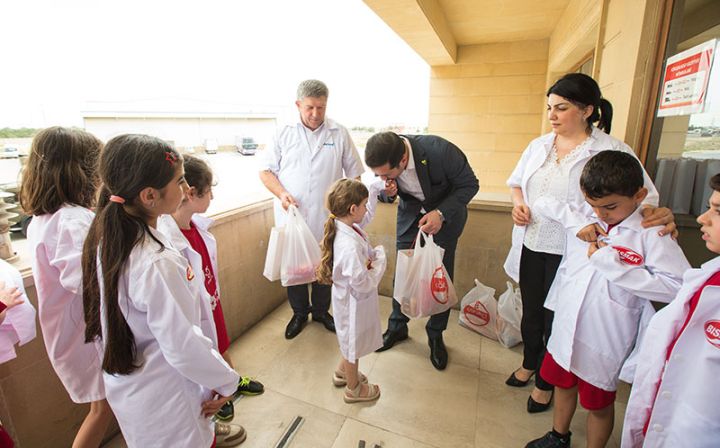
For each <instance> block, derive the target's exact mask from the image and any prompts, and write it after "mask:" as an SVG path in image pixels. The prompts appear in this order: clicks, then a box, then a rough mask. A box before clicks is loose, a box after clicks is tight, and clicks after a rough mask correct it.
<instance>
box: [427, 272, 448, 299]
mask: <svg viewBox="0 0 720 448" xmlns="http://www.w3.org/2000/svg"><path fill="white" fill-rule="evenodd" d="M430 292H431V293H432V296H433V299H435V301H436V302H437V303H447V301H448V293H447V292H448V282H447V279H446V278H445V270H444V269H443V267H442V266H440V267H439V268H437V269H435V272H434V273H433V276H432V280H430Z"/></svg>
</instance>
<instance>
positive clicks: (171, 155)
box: [165, 151, 177, 166]
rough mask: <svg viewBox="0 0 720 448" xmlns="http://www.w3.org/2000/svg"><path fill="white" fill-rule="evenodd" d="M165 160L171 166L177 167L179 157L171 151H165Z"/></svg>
mask: <svg viewBox="0 0 720 448" xmlns="http://www.w3.org/2000/svg"><path fill="white" fill-rule="evenodd" d="M165 160H167V161H168V162H169V163H170V166H173V165H175V162H176V161H177V155H175V153H173V152H170V151H165Z"/></svg>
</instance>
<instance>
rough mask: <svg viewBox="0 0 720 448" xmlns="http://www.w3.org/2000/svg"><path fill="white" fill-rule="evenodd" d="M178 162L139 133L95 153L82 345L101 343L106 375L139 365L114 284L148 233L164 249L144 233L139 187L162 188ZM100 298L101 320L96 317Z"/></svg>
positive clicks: (126, 371)
mask: <svg viewBox="0 0 720 448" xmlns="http://www.w3.org/2000/svg"><path fill="white" fill-rule="evenodd" d="M170 159H172V161H171V160H170ZM178 159H179V155H178V154H177V152H176V151H175V150H174V149H173V148H172V147H170V146H169V145H168V144H167V143H166V142H164V141H162V140H160V139H157V138H154V137H148V136H142V135H122V136H118V137H115V138H113V139H112V140H110V141H109V142H108V144H107V145H106V147H105V150H104V151H103V153H102V155H101V161H100V175H101V177H102V180H103V185H102V188H101V190H100V193H99V198H98V201H97V209H96V211H95V212H96V214H95V218H94V219H93V222H92V224H91V225H90V230H89V231H88V236H87V238H86V239H85V244H84V246H83V254H82V271H83V279H82V286H83V312H84V316H85V325H86V328H85V342H86V343H90V342H93V341H96V340H100V339H103V340H104V345H105V352H104V356H103V360H102V369H103V371H105V372H107V373H109V374H112V375H129V374H131V373H132V372H134V371H135V370H137V369H138V368H139V367H140V365H141V364H142V363H141V362H139V361H138V360H137V359H136V358H137V346H136V344H135V336H134V335H133V333H132V330H131V329H130V326H129V325H128V323H127V320H126V319H125V316H124V315H123V313H122V310H123V308H122V307H121V304H120V303H119V289H120V281H121V280H122V276H123V273H124V272H125V268H126V265H127V261H128V259H129V258H130V254H131V253H132V251H133V249H134V248H135V246H137V245H139V244H142V243H143V242H144V241H145V238H146V236H148V235H149V236H150V238H152V239H153V240H154V241H155V242H157V244H158V245H159V250H163V249H164V246H163V244H162V243H161V242H160V241H159V240H158V239H157V238H155V236H154V235H153V234H152V233H151V232H150V228H149V226H148V224H147V221H148V216H146V214H145V212H144V211H143V209H142V206H140V205H139V204H136V203H135V202H136V200H137V198H138V195H139V193H140V191H141V190H142V189H143V188H146V187H152V188H157V189H161V188H163V187H165V186H166V185H167V184H168V183H169V182H170V180H171V179H172V177H173V175H174V173H175V171H176V169H175V167H174V163H175V161H176V160H178ZM128 167H133V169H132V170H129V169H128ZM111 194H115V195H117V196H119V197H120V198H122V199H123V200H122V201H120V202H122V203H120V202H116V201H110V196H111ZM98 262H99V264H98ZM98 266H99V267H100V269H98ZM100 275H102V280H103V281H102V283H103V284H102V293H101V290H100V279H99V276H100ZM100 300H103V303H102V305H103V308H104V315H105V322H102V318H101V313H100ZM103 329H104V330H105V331H104V334H103V331H102V330H103Z"/></svg>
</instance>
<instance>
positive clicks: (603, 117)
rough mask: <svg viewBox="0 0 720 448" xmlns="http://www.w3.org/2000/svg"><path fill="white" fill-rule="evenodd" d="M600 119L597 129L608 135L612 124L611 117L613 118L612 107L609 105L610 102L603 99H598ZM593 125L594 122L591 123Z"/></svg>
mask: <svg viewBox="0 0 720 448" xmlns="http://www.w3.org/2000/svg"><path fill="white" fill-rule="evenodd" d="M599 108H600V117H598V119H597V120H595V121H597V122H598V125H597V127H598V129H600V130H601V131H603V132H605V133H606V134H610V125H611V123H612V117H613V107H612V104H610V101H608V100H606V99H605V98H600V107H599ZM593 123H594V122H593Z"/></svg>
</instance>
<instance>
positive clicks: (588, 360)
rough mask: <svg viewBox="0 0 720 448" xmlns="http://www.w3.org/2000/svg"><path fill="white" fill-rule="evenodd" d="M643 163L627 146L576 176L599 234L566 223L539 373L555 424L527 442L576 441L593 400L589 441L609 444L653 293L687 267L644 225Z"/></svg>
mask: <svg viewBox="0 0 720 448" xmlns="http://www.w3.org/2000/svg"><path fill="white" fill-rule="evenodd" d="M643 183H644V179H643V169H642V167H641V166H640V163H639V162H638V161H637V159H636V158H635V157H633V156H632V155H630V154H627V153H625V152H622V151H603V152H601V153H599V154H597V155H595V156H594V157H593V158H591V159H590V160H589V161H588V163H587V165H586V166H585V168H584V169H583V172H582V175H581V177H580V187H581V189H582V191H583V193H584V195H585V199H586V204H587V206H590V207H592V210H593V211H594V214H595V218H596V220H597V221H596V225H597V231H598V234H599V236H598V241H596V242H594V243H587V242H584V241H583V240H581V239H580V238H577V237H576V234H577V232H578V231H579V230H580V228H581V227H583V226H584V224H581V225H574V226H572V225H571V226H567V225H565V226H566V230H567V234H566V240H567V243H566V245H565V253H564V254H563V260H562V262H561V264H560V268H559V269H558V273H557V276H556V278H555V281H554V282H553V285H552V287H551V289H550V292H549V294H548V298H547V301H546V302H545V306H546V307H547V308H549V309H552V310H554V311H555V320H554V322H553V327H552V333H551V336H550V340H549V341H548V346H547V354H546V355H545V358H544V360H543V363H542V366H541V369H540V372H541V374H542V376H543V378H545V379H546V380H547V381H548V382H549V383H550V384H552V385H553V386H555V407H554V413H553V429H552V431H550V432H548V433H547V434H545V436H543V437H541V438H539V439H536V440H533V441H532V442H530V443H528V444H527V447H528V448H539V447H543V448H553V447H568V446H570V422H571V421H572V417H573V414H574V413H575V408H576V406H577V402H578V396H579V400H580V404H581V405H582V406H583V407H584V408H585V409H587V410H588V411H589V412H588V417H587V446H588V447H604V446H605V444H606V443H607V441H608V439H609V438H610V435H611V433H612V428H613V422H614V402H615V391H616V390H617V383H618V380H619V377H620V372H621V368H622V367H623V365H624V364H625V362H626V360H627V359H628V357H629V355H630V353H631V352H632V350H633V348H634V346H635V345H636V341H637V339H638V335H639V334H640V333H641V331H642V329H643V322H645V324H646V322H647V321H648V320H649V317H647V318H646V319H644V317H646V316H649V315H651V314H652V313H654V309H653V308H652V305H651V304H650V301H651V300H653V301H659V302H669V301H671V300H672V299H673V298H674V297H675V295H676V294H677V291H678V289H679V288H680V280H681V277H682V273H683V272H684V271H685V270H686V269H687V268H688V267H689V264H688V262H687V260H686V259H685V256H684V255H683V253H682V250H681V249H680V247H679V246H678V245H677V243H676V242H675V240H673V239H672V238H670V237H663V236H660V235H659V234H658V232H659V231H660V230H661V227H651V228H647V229H645V228H643V227H642V225H641V222H642V215H641V209H640V204H641V203H642V201H643V199H645V196H646V195H647V189H646V188H645V187H643ZM536 209H537V212H538V213H542V214H543V215H545V216H547V217H548V218H552V219H555V220H557V221H559V222H560V223H566V222H567V220H566V214H567V213H568V212H571V211H569V210H568V208H567V206H561V205H559V203H557V201H554V200H552V199H546V198H541V199H539V200H538V201H537V202H536Z"/></svg>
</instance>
